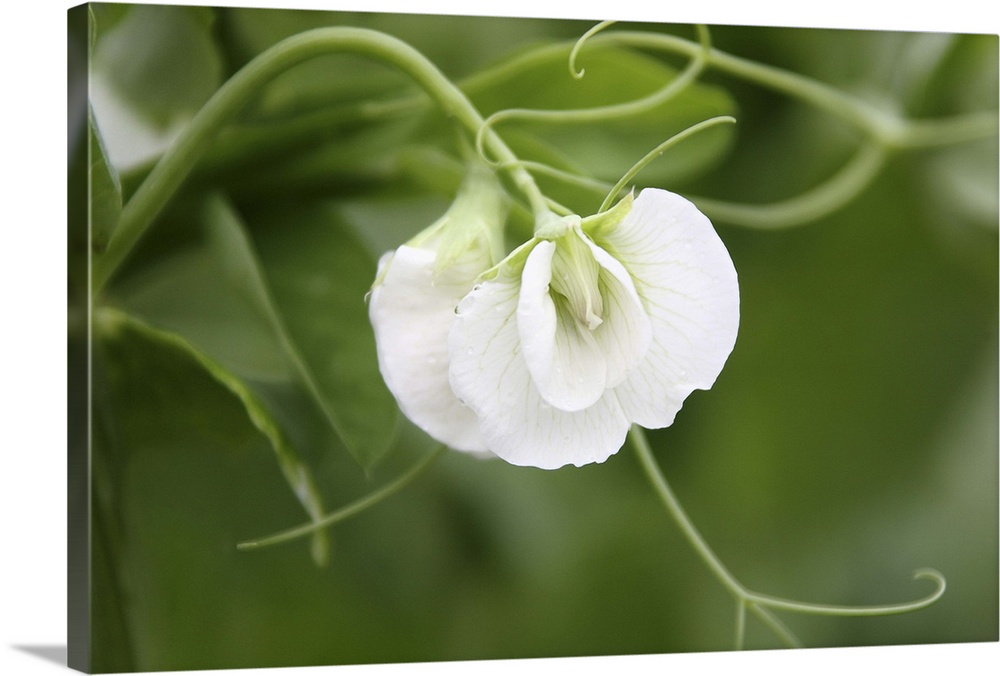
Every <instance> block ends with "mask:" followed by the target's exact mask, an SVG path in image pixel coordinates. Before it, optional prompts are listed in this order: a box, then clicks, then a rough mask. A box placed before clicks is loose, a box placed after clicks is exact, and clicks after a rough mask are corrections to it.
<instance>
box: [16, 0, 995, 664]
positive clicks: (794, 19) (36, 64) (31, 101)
mask: <svg viewBox="0 0 1000 676" xmlns="http://www.w3.org/2000/svg"><path fill="white" fill-rule="evenodd" d="M167 1H169V4H178V3H177V2H175V1H173V0H167ZM72 4H74V3H70V2H58V1H56V0H34V1H32V0H15V2H13V3H9V4H8V5H6V6H5V8H4V21H3V24H2V26H3V32H2V35H3V38H2V40H0V49H2V50H3V53H2V59H0V63H2V68H3V71H2V73H3V80H2V82H3V85H4V89H3V91H4V95H3V104H2V110H3V123H4V124H3V128H2V129H3V132H4V133H3V147H4V149H5V150H6V152H5V153H4V155H3V162H2V164H0V167H3V173H4V177H3V180H2V182H0V185H2V186H3V189H2V192H0V197H2V200H3V205H4V209H3V211H2V213H3V219H2V225H0V227H2V233H3V236H2V240H0V242H2V244H0V256H2V258H0V275H2V284H0V290H2V293H3V297H2V306H0V307H2V311H3V317H4V319H3V331H2V335H3V346H2V350H0V355H2V356H3V360H4V361H3V371H2V376H0V379H2V383H3V385H2V387H3V389H2V392H3V397H4V400H3V402H2V404H3V405H2V407H0V411H2V417H0V421H2V425H3V432H4V433H3V435H2V437H0V438H2V440H3V445H2V448H0V457H3V458H4V459H5V460H6V463H5V465H4V469H3V471H0V482H2V483H0V496H2V500H3V509H2V511H0V518H2V529H0V554H2V558H0V560H2V562H3V563H2V565H3V568H2V574H0V673H4V674H14V675H16V676H20V675H22V674H24V675H26V676H31V675H34V674H56V673H65V672H66V667H65V666H64V664H65V646H66V582H65V579H66V563H65V561H66V545H65V541H66V525H65V522H66V518H65V509H66V384H65V382H66V376H65V360H66V357H65V352H66V351H65V317H66V315H65V288H66V285H65V260H66V253H65V239H66V238H65V232H66V230H65V228H66V225H65V222H66V219H65V209H66V207H65V191H64V190H63V189H62V186H63V185H64V181H65V178H64V177H65V173H64V172H65V166H66V164H65V157H66V132H65V130H66V121H65V115H66V113H65V111H66V99H65V92H66V87H65V73H66V55H65V30H66V10H67V9H68V8H69V7H70V6H72ZM186 4H202V5H241V6H247V5H249V6H263V7H292V8H306V9H319V8H326V9H364V10H378V11H417V9H419V10H420V11H421V12H430V13H451V14H463V13H469V12H470V11H473V10H472V9H471V8H472V7H474V8H475V9H474V11H475V12H476V13H479V14H487V15H498V16H541V17H552V16H560V17H572V18H582V19H595V20H597V19H605V18H615V19H621V20H626V19H643V20H653V21H669V22H700V23H708V24H713V23H716V24H718V23H727V24H753V25H789V26H826V27H835V28H879V29H902V30H929V31H946V32H977V33H993V34H996V33H997V32H998V31H1000V28H998V26H1000V23H998V21H997V10H996V9H995V8H994V5H995V4H996V3H995V2H994V0H949V1H948V2H940V3H919V4H918V3H914V2H909V1H907V2H904V1H902V0H891V1H884V0H883V1H882V2H878V1H877V0H876V1H873V0H867V1H864V0H841V1H839V2H836V3H829V2H828V3H811V2H779V1H777V0H756V1H754V2H747V1H746V0H743V1H740V0H697V2H688V3H684V2H676V1H675V2H669V3H663V2H657V3H650V2H647V1H646V0H633V1H629V2H623V1H621V0H618V1H616V2H605V3H599V2H593V1H591V0H586V1H580V2H566V1H563V2H555V1H553V0H530V1H528V0H480V1H479V2H476V3H472V2H469V1H468V0H466V1H465V2H456V1H443V0H441V1H424V0H419V1H417V2H412V1H411V2H410V3H408V4H407V3H404V2H401V1H399V2H388V1H383V0H368V2H361V1H359V0H353V1H352V0H339V1H335V0H326V1H317V0H311V1H310V0H302V1H300V2H280V1H278V0H274V1H272V2H254V1H252V0H251V1H247V2H227V1H226V0H218V1H216V2H204V1H199V0H191V1H190V2H188V3H186ZM609 13H610V16H609ZM11 146H13V152H11ZM998 664H1000V645H998V644H997V643H992V644H973V645H963V646H914V647H893V648H878V649H872V648H867V649H835V650H829V649H824V650H800V651H775V652H766V653H765V652H757V653H745V654H739V655H736V654H700V655H691V654H686V655H660V656H640V657H618V658H588V659H557V660H528V661H517V662H481V663H472V664H470V663H450V664H434V665H407V666H399V665H375V666H368V667H316V668H308V669H295V670H293V669H264V670H226V671H222V672H213V673H225V674H248V675H249V674H256V675H259V676H263V675H265V674H267V675H270V674H278V675H280V676H286V675H290V674H295V675H296V676H298V675H302V676H305V675H307V674H309V675H312V674H324V675H326V674H331V675H335V676H362V675H364V676H383V675H395V674H407V675H409V674H419V675H426V674H443V675H444V676H449V675H451V674H456V675H457V674H470V673H471V674H489V675H493V674H507V673H510V672H511V671H515V670H516V671H517V672H518V674H519V676H521V675H523V676H532V675H534V674H543V673H544V674H552V673H562V672H563V671H567V672H568V671H569V670H574V672H582V673H585V674H587V673H602V674H603V673H607V672H609V671H617V672H620V673H622V674H653V673H657V674H659V673H672V674H687V673H699V674H712V673H715V672H716V671H723V670H725V671H730V672H739V673H741V674H793V673H795V674H798V673H809V674H819V675H823V674H833V673H837V674H842V673H845V672H848V673H849V672H851V671H853V672H854V673H856V674H862V675H863V674H875V673H882V672H890V673H906V674H948V673H956V674H980V673H997V672H995V671H994V670H995V669H996V667H997V665H998ZM171 673H174V672H171ZM177 673H181V672H177Z"/></svg>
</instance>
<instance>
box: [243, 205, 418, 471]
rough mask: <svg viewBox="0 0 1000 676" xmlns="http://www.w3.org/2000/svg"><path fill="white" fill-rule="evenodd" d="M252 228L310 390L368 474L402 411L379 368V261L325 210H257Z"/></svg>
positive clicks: (319, 207) (314, 207)
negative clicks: (372, 299) (373, 317)
mask: <svg viewBox="0 0 1000 676" xmlns="http://www.w3.org/2000/svg"><path fill="white" fill-rule="evenodd" d="M251 224H252V225H253V226H254V227H255V230H254V232H255V236H256V240H257V244H258V247H259V251H260V260H261V264H262V266H263V270H264V272H265V273H266V276H267V279H268V282H269V284H270V287H271V291H272V293H273V298H274V301H275V304H276V306H277V307H279V308H281V313H282V317H283V320H284V322H285V326H286V327H287V329H288V333H289V335H290V336H291V337H292V339H293V340H294V342H295V345H296V347H297V349H298V350H299V354H300V355H301V360H302V364H303V367H304V369H305V370H307V371H308V373H309V374H310V378H311V380H312V385H311V388H310V389H312V390H313V391H314V393H315V394H316V395H317V397H318V398H319V399H320V401H321V402H322V403H323V406H324V407H325V408H326V409H327V410H328V411H330V415H331V417H332V418H333V419H334V420H335V422H336V427H337V429H338V431H339V433H340V434H341V437H342V439H343V440H344V443H345V444H346V445H347V447H348V449H349V450H350V451H351V453H352V454H353V455H354V457H355V459H357V461H358V462H359V463H360V464H361V465H362V467H364V468H365V469H370V468H371V467H372V466H374V465H375V464H376V463H377V462H378V461H379V460H380V459H381V458H382V456H383V455H384V454H385V452H386V451H387V450H388V449H389V447H390V445H391V443H392V441H393V439H394V437H395V435H396V433H397V422H398V419H399V412H398V408H397V406H396V403H395V401H394V400H393V398H392V395H391V394H390V393H389V391H388V389H387V388H386V387H385V384H384V382H383V381H382V377H381V374H380V373H379V370H378V360H377V358H376V354H375V337H374V334H373V332H372V328H371V324H370V322H369V320H368V307H367V305H366V303H365V296H366V295H367V293H368V290H369V288H370V287H371V283H372V281H373V280H374V279H375V263H374V260H373V258H372V256H371V255H370V254H369V253H368V252H367V251H366V250H365V248H364V247H363V246H362V244H361V242H359V241H358V240H357V239H356V238H355V237H354V236H353V235H352V234H351V232H350V230H349V229H348V228H347V227H346V224H345V223H344V222H343V220H342V219H341V218H340V217H339V216H337V214H336V213H335V212H334V211H333V210H332V209H330V208H328V207H326V206H323V205H310V206H301V207H290V206H284V207H282V208H280V209H276V210H270V211H268V212H255V213H254V216H253V218H252V221H251Z"/></svg>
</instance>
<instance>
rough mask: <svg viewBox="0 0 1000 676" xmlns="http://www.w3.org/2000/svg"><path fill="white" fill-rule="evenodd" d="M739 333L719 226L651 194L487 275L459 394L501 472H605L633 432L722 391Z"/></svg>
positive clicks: (458, 369) (471, 322)
mask: <svg viewBox="0 0 1000 676" xmlns="http://www.w3.org/2000/svg"><path fill="white" fill-rule="evenodd" d="M738 325H739V287H738V285H737V279H736V271H735V269H734V267H733V263H732V260H731V259H730V257H729V253H728V252H727V251H726V248H725V246H724V245H723V243H722V241H721V240H720V239H719V237H718V235H717V234H716V233H715V230H714V229H713V227H712V224H711V222H710V221H709V220H708V219H707V218H706V217H705V216H704V215H703V214H702V213H701V212H699V211H698V210H697V208H696V207H695V206H694V205H693V204H691V203H690V202H689V201H687V200H686V199H684V198H682V197H680V196H678V195H675V194H673V193H669V192H666V191H664V190H655V189H646V190H643V191H642V192H641V193H640V194H639V196H638V197H636V198H635V199H634V201H633V199H632V198H631V196H630V197H628V198H626V199H625V200H623V201H622V202H620V203H619V205H618V206H616V207H615V208H614V209H612V210H610V211H608V212H606V213H605V214H602V215H600V216H596V217H591V218H588V219H580V218H579V217H578V216H577V217H566V218H563V219H559V220H557V221H554V222H553V223H551V224H549V225H547V226H546V227H544V228H542V229H541V230H540V231H538V232H537V233H536V237H535V238H533V239H532V240H530V241H528V242H527V243H526V244H524V245H522V246H521V247H519V248H518V249H516V250H515V251H514V252H512V253H511V254H510V255H509V256H508V257H507V258H506V259H505V260H504V261H503V262H501V263H500V264H499V265H498V266H496V267H495V268H493V269H492V270H490V271H489V273H487V274H485V275H483V277H482V278H481V279H480V281H479V283H477V284H476V286H475V287H474V288H473V289H472V290H471V291H470V292H469V293H468V294H467V295H465V296H464V298H462V299H461V302H460V303H459V304H458V308H457V310H456V317H455V320H454V322H453V323H452V325H451V328H450V332H449V336H448V349H447V354H448V355H449V359H450V366H449V382H450V385H451V390H452V391H453V392H454V393H455V395H457V397H458V399H459V400H460V401H461V402H463V403H464V404H465V405H466V406H467V407H468V410H469V411H470V412H471V413H472V414H473V415H474V417H475V418H476V419H477V420H478V425H479V433H480V435H481V439H482V441H483V442H484V444H485V447H486V448H488V449H489V450H490V451H491V452H492V453H494V454H496V455H497V456H499V457H501V458H503V459H504V460H506V461H508V462H510V463H512V464H515V465H529V466H534V467H540V468H544V469H554V468H557V467H561V466H563V465H567V464H572V465H576V466H580V465H584V464H587V463H592V462H603V461H605V460H606V459H607V458H608V457H610V456H611V455H613V454H614V453H616V452H617V451H618V449H619V448H621V446H622V444H623V443H624V441H625V435H626V434H627V432H628V429H629V427H630V426H631V425H632V424H633V423H636V424H638V425H641V426H643V427H647V428H660V427H666V426H668V425H670V424H671V423H672V422H673V420H674V416H675V415H676V413H677V411H678V410H680V408H681V405H682V404H683V402H684V399H685V398H686V397H687V396H688V395H689V394H690V393H691V392H692V391H693V390H695V389H708V388H710V387H711V386H712V384H713V383H714V382H715V380H716V378H717V376H718V375H719V372H720V371H721V370H722V367H723V365H724V364H725V361H726V359H727V358H728V356H729V354H730V352H731V351H732V349H733V345H734V344H735V341H736V332H737V328H738ZM439 336H440V334H439V333H437V334H435V337H439ZM442 354H443V352H442ZM438 396H443V395H440V394H439V395H438Z"/></svg>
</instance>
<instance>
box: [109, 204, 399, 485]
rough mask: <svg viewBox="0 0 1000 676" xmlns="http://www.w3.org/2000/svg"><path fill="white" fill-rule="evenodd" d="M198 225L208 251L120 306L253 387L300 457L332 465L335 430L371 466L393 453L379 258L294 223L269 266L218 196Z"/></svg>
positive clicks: (171, 267) (156, 276)
mask: <svg viewBox="0 0 1000 676" xmlns="http://www.w3.org/2000/svg"><path fill="white" fill-rule="evenodd" d="M195 217H196V218H197V219H198V220H200V222H201V223H202V227H203V234H202V239H201V240H200V241H199V243H197V244H196V245H195V246H194V247H192V248H189V249H185V250H182V251H181V252H180V253H178V254H175V255H172V256H170V257H168V258H167V259H166V260H164V261H163V262H161V263H159V264H158V265H156V266H153V267H152V268H151V269H149V270H147V271H145V272H144V273H141V274H137V275H134V276H133V277H132V278H131V279H129V280H128V282H127V283H125V284H123V285H121V288H119V289H118V290H117V294H118V295H117V301H118V302H119V303H120V304H121V305H122V307H124V308H125V309H127V310H128V311H129V312H131V313H133V314H136V315H137V316H139V317H142V318H143V319H144V320H145V321H147V322H148V323H150V324H151V325H154V326H156V327H158V328H162V329H165V330H169V331H172V332H175V333H177V334H179V335H181V336H183V337H184V339H185V340H187V341H189V342H190V343H191V344H192V345H194V346H196V347H197V348H198V349H199V350H201V351H203V352H204V353H205V354H206V355H207V356H208V357H210V358H211V359H213V360H215V361H217V362H218V363H219V364H220V365H221V366H222V367H223V368H225V369H227V370H228V371H230V372H231V373H233V374H234V375H235V376H236V377H237V378H239V379H240V380H242V381H243V382H245V383H247V385H248V386H249V387H250V388H252V389H253V391H254V392H255V393H256V394H257V396H259V397H260V399H261V401H262V402H263V403H264V404H265V405H266V406H267V407H268V409H269V410H270V411H271V412H272V413H273V414H274V415H275V416H276V418H277V419H278V420H280V421H281V423H282V425H283V427H284V429H285V430H286V432H287V433H288V434H289V437H290V438H291V440H292V443H293V444H294V445H295V446H296V447H297V448H304V449H305V450H306V451H307V452H309V453H310V454H312V455H313V456H314V457H322V456H323V455H324V454H327V453H329V452H330V450H331V446H330V440H329V439H328V438H327V436H326V434H325V433H324V431H323V430H326V431H327V432H331V431H332V432H335V433H336V436H337V437H339V439H340V441H341V442H342V443H343V444H344V445H345V446H346V447H347V449H348V451H349V452H350V453H351V455H352V456H353V457H354V458H355V459H356V460H357V461H358V462H359V463H360V464H361V465H362V466H363V467H365V468H370V467H371V466H372V465H374V464H375V463H376V462H377V461H378V460H379V459H380V458H381V457H382V455H383V454H384V453H385V452H386V451H387V450H388V448H389V446H390V443H391V441H392V438H393V435H394V434H395V427H396V420H397V418H398V412H397V411H396V407H395V404H394V402H393V401H392V398H391V395H389V394H388V392H387V391H386V390H385V388H384V385H382V383H381V378H380V376H379V375H378V368H377V362H376V360H375V356H374V339H373V338H372V337H371V328H370V325H369V323H368V320H367V311H366V307H365V305H364V294H365V292H366V290H367V288H368V285H370V284H371V280H372V279H374V264H373V263H372V261H371V258H370V257H369V256H367V255H366V254H365V252H364V251H363V250H360V249H359V248H358V247H357V246H356V245H352V244H351V243H350V242H349V241H347V242H345V241H342V238H341V237H340V236H339V235H338V234H337V231H335V230H334V231H331V232H329V233H325V232H320V233H314V235H315V236H314V235H310V234H308V233H307V234H305V235H303V234H300V232H299V230H298V229H296V230H294V231H292V232H295V235H294V236H288V235H289V232H290V231H289V230H288V228H289V227H290V224H289V223H288V222H287V220H286V221H284V222H283V227H282V228H281V231H282V233H283V234H284V235H285V236H284V237H280V238H276V239H275V240H273V241H272V240H269V241H268V242H267V243H265V244H264V245H263V246H262V249H264V250H265V251H266V250H267V249H268V248H270V247H274V248H275V251H274V252H267V253H268V256H267V258H266V261H267V263H268V264H269V266H270V267H267V266H265V267H264V268H262V267H261V263H260V261H258V259H257V253H256V251H255V249H254V246H253V244H252V243H251V242H250V240H249V238H248V236H247V233H246V232H245V231H244V228H243V224H242V222H241V221H240V219H239V216H238V215H237V214H236V213H235V212H234V211H233V209H232V207H231V206H230V205H229V204H228V203H227V202H226V201H225V200H223V199H222V198H220V197H217V196H216V197H212V198H210V199H209V200H207V201H206V202H205V204H204V205H203V206H202V207H201V208H199V209H198V212H197V214H196V216H195ZM292 220H294V218H293V219H292ZM171 225H172V223H165V224H164V226H165V227H166V228H169V227H170V226H171ZM302 227H303V228H308V223H305V224H302ZM318 229H319V230H324V229H325V228H324V224H323V223H322V222H321V223H319V225H318ZM323 235H329V237H327V238H326V239H325V240H322V241H321V242H319V243H318V242H317V241H315V240H316V239H317V238H322V237H323ZM283 256H287V258H283ZM270 268H273V270H272V269H270ZM272 274H273V275H274V279H270V277H271V276H272ZM303 275H304V276H305V277H303ZM303 279H305V283H304V282H303ZM317 280H318V281H317ZM308 284H313V285H314V286H313V287H312V288H308ZM316 284H320V285H322V289H323V290H324V291H323V293H321V294H320V295H316V294H315V293H313V292H314V291H315V288H316V287H315V285H316ZM303 287H305V288H303ZM272 294H273V295H272ZM336 446H337V445H336V444H335V445H334V448H335V447H336Z"/></svg>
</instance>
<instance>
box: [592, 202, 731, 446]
mask: <svg viewBox="0 0 1000 676" xmlns="http://www.w3.org/2000/svg"><path fill="white" fill-rule="evenodd" d="M599 243H600V244H601V245H602V246H605V247H606V248H607V249H608V251H609V252H610V253H611V254H612V255H613V256H615V257H616V258H617V259H618V260H620V261H621V262H622V263H623V264H624V265H625V267H626V268H627V269H628V271H629V273H630V274H631V275H632V278H633V279H634V280H635V287H636V291H637V292H638V294H639V297H640V298H641V299H642V302H643V305H644V306H645V308H646V311H647V313H648V315H649V318H650V320H651V323H652V330H653V339H652V344H651V345H650V349H649V351H648V352H647V354H646V358H645V359H644V360H643V362H642V363H641V364H640V365H639V366H638V368H636V369H635V370H633V371H632V373H631V374H630V375H629V377H628V378H627V379H626V380H625V381H624V382H623V383H622V384H621V385H619V386H618V387H617V388H615V390H616V392H617V394H618V396H619V398H620V400H621V403H622V405H623V406H624V408H625V410H626V412H627V413H628V415H629V417H630V419H631V420H633V421H634V422H636V423H638V424H640V425H642V426H643V427H649V428H656V427H665V426H667V425H669V424H671V423H672V422H673V419H674V416H675V415H676V413H677V411H678V410H680V408H681V404H682V403H683V401H684V399H685V398H686V397H687V396H688V395H689V394H690V393H691V392H692V391H693V390H695V389H708V388H710V387H711V386H712V384H713V383H714V382H715V379H716V378H717V377H718V375H719V372H720V371H721V370H722V367H723V365H724V364H725V362H726V359H727V358H728V357H729V354H730V352H732V349H733V345H734V344H735V342H736V333H737V329H738V327H739V286H738V284H737V279H736V270H735V268H734V267H733V262H732V259H731V258H730V257H729V252H728V251H727V250H726V247H725V245H724V244H723V243H722V241H721V240H720V239H719V236H718V235H717V234H716V232H715V229H714V228H713V227H712V224H711V222H710V221H709V220H708V218H707V217H705V216H704V215H703V214H702V213H701V212H700V211H698V209H697V208H696V207H695V206H694V205H693V204H691V202H689V201H687V200H686V199H684V198H683V197H680V196H679V195H675V194H673V193H669V192H667V191H665V190H655V189H646V190H643V191H642V192H641V193H640V194H639V196H638V197H637V198H636V200H635V203H634V205H633V207H632V210H631V212H630V213H629V214H628V216H626V217H625V219H624V221H623V222H622V223H621V224H620V225H619V226H618V227H617V228H615V229H613V230H612V231H611V232H609V233H607V234H606V235H603V236H602V237H601V240H600V242H599Z"/></svg>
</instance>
